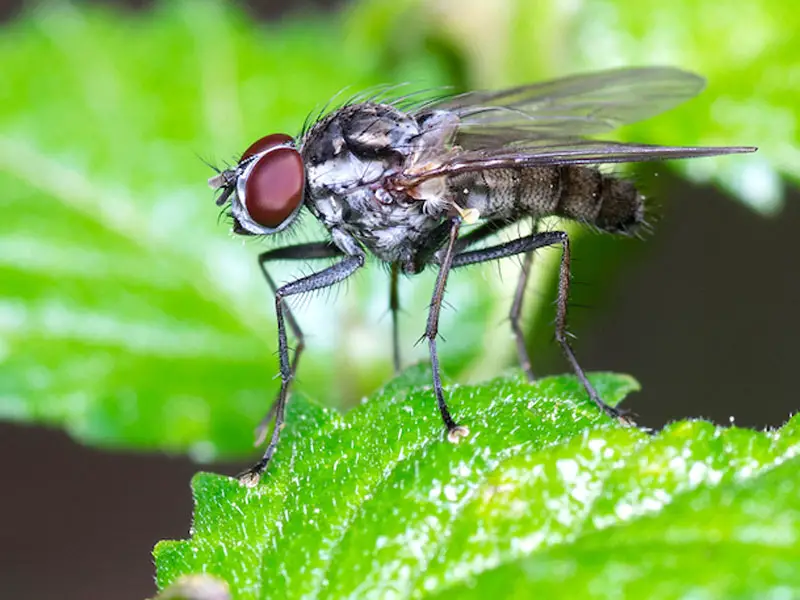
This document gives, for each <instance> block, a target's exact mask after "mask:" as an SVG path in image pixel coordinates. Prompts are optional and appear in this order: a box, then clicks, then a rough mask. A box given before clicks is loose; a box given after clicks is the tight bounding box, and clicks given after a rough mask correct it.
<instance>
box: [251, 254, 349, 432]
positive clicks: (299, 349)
mask: <svg viewBox="0 0 800 600" xmlns="http://www.w3.org/2000/svg"><path fill="white" fill-rule="evenodd" d="M341 254H342V252H341V250H339V249H338V248H337V247H336V246H333V245H331V244H328V243H327V242H314V243H310V244H299V245H297V246H287V247H286V248H276V249H274V250H269V251H267V252H263V253H262V254H259V256H258V266H259V267H260V268H261V273H262V274H263V275H264V279H266V281H267V285H269V288H270V290H272V293H273V294H275V293H276V292H277V291H278V286H276V285H275V281H274V280H273V279H272V277H271V276H270V274H269V273H268V272H267V267H266V263H268V262H270V261H276V260H310V259H315V258H334V257H336V256H341ZM286 323H287V324H288V325H289V329H291V330H292V335H294V337H295V339H296V340H297V343H296V346H295V348H294V358H293V359H292V366H291V369H292V379H294V375H295V373H297V364H298V362H299V361H300V355H301V354H302V353H303V349H304V348H305V339H304V337H303V331H302V330H301V329H300V326H299V325H298V324H297V321H296V320H295V318H294V315H293V314H292V311H291V309H290V308H289V307H288V306H287V307H286ZM279 398H280V392H278V394H277V395H276V396H275V400H273V401H272V404H271V405H270V407H269V410H268V411H267V414H265V415H264V418H263V419H261V422H260V423H259V424H258V425H257V426H256V429H255V442H254V445H255V446H260V445H261V444H263V443H264V441H265V440H266V439H267V430H268V429H269V424H270V421H272V418H273V417H274V416H275V410H276V409H277V408H278V399H279Z"/></svg>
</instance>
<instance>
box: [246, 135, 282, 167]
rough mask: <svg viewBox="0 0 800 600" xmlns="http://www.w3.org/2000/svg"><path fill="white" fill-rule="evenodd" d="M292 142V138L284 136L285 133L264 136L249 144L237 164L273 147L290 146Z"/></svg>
mask: <svg viewBox="0 0 800 600" xmlns="http://www.w3.org/2000/svg"><path fill="white" fill-rule="evenodd" d="M293 142H294V139H292V136H290V135H286V134H285V133H272V134H270V135H265V136H264V137H262V138H261V139H259V140H256V141H255V142H253V143H252V144H250V147H249V148H248V149H247V150H245V151H244V154H242V158H241V159H239V162H241V161H243V160H245V159H246V158H250V157H251V156H255V155H256V154H261V153H262V152H266V151H267V150H269V149H270V148H274V147H275V146H286V145H287V144H292V143H293Z"/></svg>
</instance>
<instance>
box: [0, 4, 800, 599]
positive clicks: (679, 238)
mask: <svg viewBox="0 0 800 600" xmlns="http://www.w3.org/2000/svg"><path fill="white" fill-rule="evenodd" d="M21 4H22V3H21V2H0V18H9V17H10V15H13V14H14V12H15V11H16V10H18V9H19V7H20V5H21ZM126 4H128V5H131V6H134V7H141V6H146V5H147V2H141V1H137V2H127V3H126ZM315 4H325V5H330V4H333V3H332V2H326V3H315ZM310 5H311V3H310V2H306V3H303V5H302V6H310ZM249 6H250V10H251V12H252V13H253V14H254V15H257V16H259V17H263V18H272V17H274V16H275V15H278V14H280V13H281V11H282V6H283V3H250V5H249ZM748 141H750V140H748ZM660 196H661V198H660V203H661V204H662V205H663V207H664V208H663V209H662V211H661V213H662V217H661V220H660V222H659V223H658V225H657V228H656V233H655V234H654V235H653V236H651V237H650V238H649V239H648V240H647V242H646V243H645V244H643V245H642V252H641V253H640V254H639V255H637V256H636V257H635V258H634V259H632V260H628V261H626V263H625V264H624V266H623V268H622V270H621V272H620V273H619V274H617V275H616V276H615V277H616V281H615V284H614V285H613V286H610V287H609V291H608V292H607V293H606V294H604V297H603V299H602V301H600V302H598V303H597V304H595V305H594V306H592V307H591V309H592V310H591V311H590V313H591V314H590V316H589V317H588V318H587V317H586V316H585V315H582V317H581V318H580V319H579V328H578V330H577V333H578V334H579V336H580V339H579V340H578V341H577V342H576V347H577V351H578V355H579V357H580V358H581V360H582V362H583V364H584V365H585V367H586V368H588V369H590V370H594V369H599V368H601V369H607V370H616V371H622V372H629V373H633V374H635V375H636V377H637V378H638V379H639V381H641V383H642V385H643V388H644V389H643V391H642V392H641V393H639V394H636V395H635V396H634V397H632V399H631V400H630V401H629V402H628V404H627V406H628V407H629V408H631V409H632V410H634V411H635V412H636V413H638V414H639V415H640V419H639V421H640V422H641V423H644V424H647V425H650V426H660V425H662V424H664V423H665V422H668V421H669V420H672V419H677V418H683V417H706V418H710V419H712V420H714V421H716V422H719V423H722V424H728V423H729V419H730V418H734V419H735V423H736V424H737V425H742V426H756V427H764V426H777V425H780V424H781V423H783V422H784V421H785V420H786V419H787V417H788V416H789V414H790V413H791V412H793V411H794V410H796V407H797V406H798V401H797V398H796V394H795V387H794V379H795V377H794V376H795V371H794V368H795V364H794V362H795V358H796V353H795V352H794V346H795V339H796V337H797V334H798V333H799V332H800V313H799V312H798V310H797V307H798V306H799V305H800V282H798V277H797V267H796V265H797V257H798V256H800V241H798V234H797V230H798V224H800V203H799V202H798V200H800V198H798V194H797V193H796V192H792V193H791V194H790V197H789V198H788V200H787V207H786V209H785V210H784V211H783V213H782V214H781V215H779V216H778V217H777V218H773V219H766V218H760V217H756V216H754V214H753V213H752V212H750V211H748V210H747V209H746V208H744V207H743V206H741V205H739V204H736V203H735V202H733V201H731V200H730V199H729V198H725V197H724V196H722V195H721V194H720V193H719V192H717V191H715V190H714V189H711V188H701V187H692V186H690V185H689V184H686V183H685V182H680V181H677V180H670V181H669V182H668V184H667V185H666V186H664V188H663V189H662V191H661V193H660ZM576 260H577V261H579V260H580V257H579V256H576ZM580 283H582V284H585V285H589V286H591V285H601V283H602V282H598V281H592V280H591V278H590V279H588V280H586V278H585V277H584V279H583V280H581V281H580ZM419 318H420V326H422V323H423V320H424V319H423V317H422V316H420V317H419ZM387 343H389V341H388V340H387ZM553 356H554V353H553V352H551V353H549V355H548V356H546V357H545V358H544V359H543V360H542V361H540V362H539V363H538V365H539V366H540V367H541V368H540V369H539V371H540V372H554V371H555V372H561V371H564V370H566V366H565V365H564V364H563V363H561V362H559V361H556V360H555V359H554V358H553ZM0 440H2V442H1V443H0V450H2V456H3V458H2V461H3V484H2V489H3V490H4V491H3V492H2V494H0V514H2V519H0V595H2V597H3V598H9V599H11V598H14V599H17V600H22V599H28V598H36V599H40V598H60V599H63V600H70V599H76V600H77V599H91V598H115V599H141V598H144V597H147V596H149V595H152V594H153V593H154V590H155V588H154V584H153V566H152V564H151V561H150V560H148V556H149V552H150V550H151V549H152V547H153V545H154V544H155V543H156V541H158V540H160V539H170V538H182V537H186V536H187V534H188V530H189V526H190V518H191V510H192V504H191V497H190V493H189V479H190V477H191V476H192V474H193V473H194V472H195V471H196V470H197V468H198V467H197V465H195V464H193V463H191V462H190V461H189V460H187V459H184V458H174V457H165V456H155V455H149V456H148V455H134V454H123V453H117V454H111V453H107V452H101V451H97V450H93V449H89V448H85V447H82V446H79V445H77V444H76V443H74V442H72V441H71V440H70V439H69V438H68V437H67V436H66V435H65V434H64V433H61V432H58V431H51V430H45V429H41V428H35V427H23V426H15V425H9V424H0ZM214 470H217V471H220V472H225V473H232V472H235V471H236V470H237V465H215V466H214ZM8 490H14V491H13V493H12V492H9V491H8Z"/></svg>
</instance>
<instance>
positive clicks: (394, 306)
mask: <svg viewBox="0 0 800 600" xmlns="http://www.w3.org/2000/svg"><path fill="white" fill-rule="evenodd" d="M399 276H400V266H399V265H398V264H397V263H393V264H392V274H391V279H390V283H389V310H391V311H392V360H393V362H394V374H395V375H397V374H398V373H400V336H399V333H400V331H399V328H398V323H397V312H398V311H399V310H400V296H399V295H398V293H397V283H398V278H399Z"/></svg>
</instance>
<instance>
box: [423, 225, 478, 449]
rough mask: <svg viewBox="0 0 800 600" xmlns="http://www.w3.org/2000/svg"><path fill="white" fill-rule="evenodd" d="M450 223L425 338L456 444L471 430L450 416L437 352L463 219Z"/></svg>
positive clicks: (449, 431)
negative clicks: (446, 287) (447, 289)
mask: <svg viewBox="0 0 800 600" xmlns="http://www.w3.org/2000/svg"><path fill="white" fill-rule="evenodd" d="M448 223H449V226H450V237H449V240H448V243H447V246H446V247H445V251H444V255H443V257H442V260H441V262H440V265H439V274H438V275H437V276H436V285H435V286H434V288H433V298H432V299H431V306H430V310H429V311H428V324H427V326H426V327H425V335H424V336H423V337H425V338H428V348H429V349H430V353H431V370H432V371H433V391H434V393H435V394H436V403H437V404H438V405H439V412H440V413H441V415H442V421H444V426H445V427H447V439H448V440H450V441H451V442H454V443H455V442H458V440H459V439H460V438H462V437H466V436H468V435H469V429H467V428H466V427H462V426H461V425H458V424H456V422H455V421H453V417H451V416H450V411H449V410H448V408H447V402H445V399H444V390H443V389H442V376H441V373H440V372H439V355H438V353H437V351H436V337H437V336H438V335H439V314H440V313H441V310H442V300H443V299H444V289H445V286H446V285H447V276H448V275H449V273H450V268H451V267H452V264H453V255H454V254H455V252H454V249H455V246H456V242H457V240H458V230H459V229H460V227H461V219H459V218H458V217H456V218H453V219H451V220H450V221H449V222H448Z"/></svg>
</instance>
